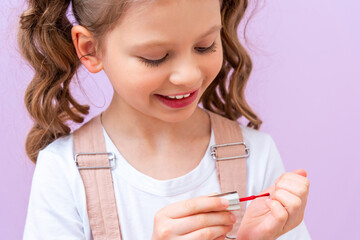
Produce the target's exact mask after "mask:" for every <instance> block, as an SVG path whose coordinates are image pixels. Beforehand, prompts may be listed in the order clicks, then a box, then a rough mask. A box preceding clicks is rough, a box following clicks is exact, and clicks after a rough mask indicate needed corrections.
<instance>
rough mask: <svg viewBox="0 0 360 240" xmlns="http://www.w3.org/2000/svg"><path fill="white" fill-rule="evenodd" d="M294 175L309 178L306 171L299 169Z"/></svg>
mask: <svg viewBox="0 0 360 240" xmlns="http://www.w3.org/2000/svg"><path fill="white" fill-rule="evenodd" d="M293 173H296V174H298V175H300V176H303V177H307V172H306V171H305V170H304V169H297V170H295V171H293Z"/></svg>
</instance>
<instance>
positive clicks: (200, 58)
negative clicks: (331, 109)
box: [72, 0, 308, 240]
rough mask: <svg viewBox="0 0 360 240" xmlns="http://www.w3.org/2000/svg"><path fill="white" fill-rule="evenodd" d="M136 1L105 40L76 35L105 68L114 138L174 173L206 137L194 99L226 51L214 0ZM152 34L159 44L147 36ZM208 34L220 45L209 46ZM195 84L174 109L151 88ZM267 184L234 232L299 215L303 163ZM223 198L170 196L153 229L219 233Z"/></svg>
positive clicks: (267, 229)
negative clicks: (173, 199) (267, 196)
mask: <svg viewBox="0 0 360 240" xmlns="http://www.w3.org/2000/svg"><path fill="white" fill-rule="evenodd" d="M139 4H140V3H138V4H134V5H133V6H131V7H130V8H129V10H128V11H127V12H126V13H125V14H123V15H122V17H121V18H120V19H119V22H118V24H117V25H116V27H115V28H114V29H113V30H111V31H110V32H109V33H107V35H106V36H105V37H104V39H103V41H102V42H101V44H102V45H101V49H98V48H97V46H98V45H97V39H95V38H94V37H93V35H92V33H91V32H89V31H88V30H87V29H85V28H84V27H82V26H75V27H73V29H72V37H73V41H74V45H75V48H76V51H77V54H78V56H79V58H80V59H81V62H82V64H83V65H84V66H85V67H86V68H87V69H88V70H89V71H90V72H92V73H96V72H99V71H102V70H104V71H105V73H106V74H107V76H108V78H109V80H110V82H111V84H112V86H113V88H114V96H113V99H112V102H111V104H110V106H109V107H108V109H107V110H106V111H105V112H104V113H103V115H102V123H103V126H104V128H105V129H106V131H107V132H108V134H109V136H110V138H111V139H112V141H113V142H114V144H115V145H116V147H117V148H118V149H119V151H120V152H121V153H122V154H123V155H124V157H125V158H126V159H127V161H128V162H129V163H130V164H131V165H132V166H133V167H135V168H136V169H137V170H139V171H141V172H143V173H144V174H146V175H148V176H151V177H153V178H156V179H160V180H162V179H171V178H175V177H179V176H182V175H184V174H186V173H188V172H189V171H191V170H192V169H194V168H195V167H196V166H197V165H198V164H199V162H200V160H201V159H202V157H203V155H204V153H205V151H206V149H207V146H208V143H209V140H210V134H211V127H210V121H209V118H208V116H207V114H206V113H205V112H204V111H202V110H201V109H200V108H199V107H198V106H197V103H198V101H199V99H200V97H201V95H202V93H203V92H204V91H205V90H206V88H207V87H208V86H209V85H210V83H211V82H212V81H213V79H214V78H215V77H216V75H217V74H218V72H219V71H220V69H221V65H222V61H223V52H222V46H221V36H220V27H221V16H220V4H219V1H218V0H192V1H187V0H178V1H173V0H161V1H160V0H159V1H154V2H150V3H148V4H145V5H139ZM210 29H212V31H210V32H209V30H210ZM124 33H126V34H124ZM205 33H207V34H205ZM204 34H205V35H204ZM153 41H156V42H161V44H160V45H159V44H158V45H152V46H149V45H148V44H149V43H150V42H153ZM213 43H215V45H216V48H210V47H211V46H212V45H213ZM203 49H208V51H206V52H205V53H204V52H202V50H203ZM209 49H210V50H209ZM89 53H92V54H91V55H87V54H89ZM82 56H84V57H82ZM159 59H165V61H163V62H162V63H161V64H159V65H157V66H155V65H151V66H150V65H149V63H147V64H146V63H144V60H145V61H156V60H159ZM194 90H198V91H199V94H198V96H197V99H196V100H195V101H194V102H193V103H192V104H190V105H188V106H186V107H184V108H180V109H173V108H170V107H168V106H166V105H164V104H163V103H162V102H161V101H159V100H158V98H157V97H156V94H160V95H177V94H181V93H185V92H189V91H194ZM119 123H121V124H119ZM134 126H136V128H134ZM139 149H141V151H139ZM184 149H186V151H184ZM269 191H270V192H271V193H272V196H273V198H272V199H271V200H269V201H267V202H265V200H264V199H262V200H258V201H253V203H252V204H250V206H249V208H248V210H247V211H246V214H245V216H244V220H243V224H242V225H241V227H240V229H239V231H238V237H239V238H241V239H275V238H276V237H278V236H280V235H281V234H283V233H285V232H286V231H288V230H290V229H292V228H293V227H295V226H296V225H298V224H299V223H300V222H301V220H302V218H303V214H304V209H305V205H306V198H307V194H308V181H307V179H306V177H305V176H304V173H303V172H301V171H300V173H298V172H297V173H287V174H285V175H283V177H281V178H280V179H279V181H278V182H277V184H276V185H275V186H273V188H271V189H269ZM228 204H229V203H228V202H227V201H225V202H223V201H222V199H220V198H209V197H207V196H202V197H198V198H194V199H189V200H185V201H181V202H178V203H173V204H170V205H168V206H166V207H164V208H163V209H161V210H160V211H159V212H158V213H157V214H156V215H155V218H154V229H153V236H152V239H153V240H155V239H224V238H225V235H226V234H227V233H228V232H229V231H231V230H232V226H233V224H234V223H235V221H236V219H235V218H234V215H233V214H232V213H230V212H228V211H225V209H226V208H227V206H228ZM250 235H251V236H250Z"/></svg>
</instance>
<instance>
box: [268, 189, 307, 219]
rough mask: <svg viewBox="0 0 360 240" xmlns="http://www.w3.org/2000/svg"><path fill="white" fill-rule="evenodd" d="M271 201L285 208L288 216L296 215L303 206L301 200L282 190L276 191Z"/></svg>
mask: <svg viewBox="0 0 360 240" xmlns="http://www.w3.org/2000/svg"><path fill="white" fill-rule="evenodd" d="M273 199H274V200H277V201H279V202H280V203H281V205H283V206H284V207H285V209H286V211H287V212H288V214H289V216H293V215H294V214H297V213H298V212H299V210H300V209H301V208H302V205H303V203H302V200H301V198H299V197H298V196H296V195H294V194H292V193H290V192H288V191H285V190H283V189H279V190H276V191H275V193H274V195H273Z"/></svg>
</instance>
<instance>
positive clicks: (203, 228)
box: [151, 196, 236, 240]
mask: <svg viewBox="0 0 360 240" xmlns="http://www.w3.org/2000/svg"><path fill="white" fill-rule="evenodd" d="M228 206H229V201H228V200H226V199H221V198H219V197H207V196H203V197H198V198H193V199H189V200H185V201H181V202H177V203H173V204H170V205H168V206H166V207H164V208H162V209H160V210H159V211H158V212H157V213H156V214H155V218H154V229H153V235H152V238H151V239H152V240H161V239H189V240H190V239H196V240H198V239H202V240H213V239H216V240H218V239H224V238H225V236H226V234H227V233H229V232H230V231H231V230H232V228H233V224H234V223H235V222H236V217H235V215H234V214H232V213H231V212H229V211H226V208H227V207H228Z"/></svg>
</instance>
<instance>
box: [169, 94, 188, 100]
mask: <svg viewBox="0 0 360 240" xmlns="http://www.w3.org/2000/svg"><path fill="white" fill-rule="evenodd" d="M164 97H166V98H169V99H175V98H176V99H183V98H187V97H190V93H188V94H185V95H176V96H164Z"/></svg>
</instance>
